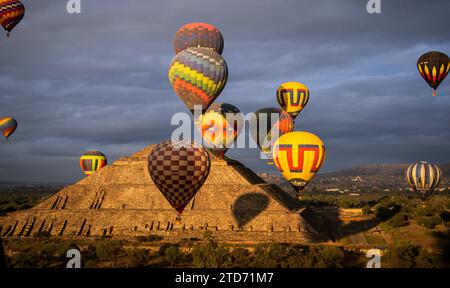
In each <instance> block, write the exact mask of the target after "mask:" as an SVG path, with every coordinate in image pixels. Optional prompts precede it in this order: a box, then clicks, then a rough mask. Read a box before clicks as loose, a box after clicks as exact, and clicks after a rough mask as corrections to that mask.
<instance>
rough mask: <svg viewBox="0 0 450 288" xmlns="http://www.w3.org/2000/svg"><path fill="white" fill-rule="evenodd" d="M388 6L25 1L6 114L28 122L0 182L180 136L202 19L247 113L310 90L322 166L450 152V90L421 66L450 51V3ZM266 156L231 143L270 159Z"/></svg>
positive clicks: (6, 87) (6, 66)
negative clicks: (283, 94)
mask: <svg viewBox="0 0 450 288" xmlns="http://www.w3.org/2000/svg"><path fill="white" fill-rule="evenodd" d="M381 2H382V13H381V14H380V15H369V14H368V13H367V12H366V10H365V6H366V3H367V1H365V0H348V1H335V0H329V1H298V0H290V1H289V0H285V1H275V0H271V1H269V0H252V1H250V0H245V1H242V0H240V1H237V0H231V1H216V0H210V1H200V0H195V1H192V0H185V1H174V0H172V1H144V0H132V1H117V0H111V1H106V0H89V1H86V0H82V9H83V10H82V14H81V15H69V14H67V13H66V12H65V5H66V1H61V0H49V1H26V0H24V3H25V5H26V7H27V14H26V17H25V18H24V20H23V21H22V23H20V25H19V26H18V27H17V28H16V30H15V31H13V35H12V37H11V38H10V39H6V38H2V39H1V40H0V41H1V42H0V115H1V116H3V115H13V116H14V117H16V118H17V119H18V120H19V125H20V126H19V129H18V130H17V132H16V134H14V136H13V137H12V139H11V141H10V143H6V142H5V141H2V143H1V146H0V148H1V149H0V180H8V179H10V180H29V181H53V182H61V181H74V180H76V179H78V178H79V177H81V172H80V171H79V168H78V166H77V165H78V164H77V163H78V156H79V154H80V153H83V152H84V151H85V150H88V149H99V150H102V151H103V152H105V153H106V154H107V155H108V157H109V158H110V159H111V160H114V159H117V158H119V157H122V156H125V155H129V154H132V153H134V152H135V151H137V150H139V149H141V148H143V147H145V146H146V145H148V144H150V143H155V142H159V141H161V140H163V139H166V138H169V137H170V135H171V131H172V130H173V128H174V127H172V126H171V125H170V119H171V116H172V115H173V114H174V113H176V112H181V111H186V108H185V106H184V105H183V104H182V102H181V101H180V100H179V99H178V98H177V97H176V96H175V95H174V93H173V91H172V90H171V88H170V85H169V83H168V80H167V68H168V65H169V63H170V60H171V58H172V57H173V53H174V52H173V47H172V37H173V35H174V32H175V31H176V30H177V29H178V27H180V26H181V25H183V24H185V23H187V22H192V21H205V22H210V23H212V24H215V25H216V26H218V27H219V28H220V29H221V31H222V33H223V35H224V37H225V50H224V53H223V56H224V57H225V59H226V60H227V63H228V66H229V72H230V76H229V83H228V85H227V87H226V89H225V90H224V91H223V93H222V95H221V96H220V98H219V99H218V100H217V101H221V102H230V103H233V104H234V105H236V106H237V107H239V108H240V110H241V111H242V112H245V113H248V112H251V111H256V110H257V109H259V108H262V107H270V106H277V104H276V101H275V98H274V94H275V90H276V88H277V87H278V85H279V84H280V83H282V82H285V81H301V82H303V83H306V84H307V85H308V86H309V87H310V89H311V100H310V103H309V105H308V107H307V108H306V109H305V110H304V111H303V112H302V114H301V116H299V118H298V120H297V123H296V127H297V129H298V130H307V131H311V132H314V133H317V134H318V135H320V136H321V138H323V140H324V141H325V143H326V145H327V151H328V157H327V161H326V163H325V167H324V170H333V169H339V168H344V167H348V166H351V165H357V164H365V163H382V162H411V161H416V160H419V159H429V160H430V161H436V162H448V161H450V153H449V152H450V145H449V144H450V135H449V129H448V125H449V123H450V116H449V113H447V110H448V109H447V108H448V107H450V100H449V99H450V98H449V97H448V95H449V94H450V88H449V87H450V86H449V85H448V83H445V84H443V85H442V87H441V89H440V91H439V93H440V94H441V96H440V97H436V98H432V97H431V96H430V94H431V91H430V89H429V88H428V87H427V85H426V84H425V83H424V81H422V80H421V79H420V77H419V76H418V74H417V72H416V67H415V62H416V60H417V58H418V56H419V55H420V54H422V53H424V52H426V51H428V50H441V51H444V52H447V54H448V53H450V40H449V39H448V38H447V37H446V36H447V35H448V27H449V24H450V20H449V18H448V16H447V12H448V11H450V2H449V1H446V0H442V1H432V2H431V1H428V2H427V1H400V0H389V1H386V0H381ZM447 80H448V79H447ZM258 154H259V152H258V151H257V150H256V149H251V150H245V151H244V150H236V149H234V150H232V151H230V152H229V156H230V157H236V158H238V159H240V160H242V161H243V162H244V163H246V164H247V165H249V166H250V167H252V168H254V169H257V170H258V171H262V170H266V169H268V168H267V166H266V165H265V164H264V161H262V160H259V159H257V157H258ZM269 169H270V168H269Z"/></svg>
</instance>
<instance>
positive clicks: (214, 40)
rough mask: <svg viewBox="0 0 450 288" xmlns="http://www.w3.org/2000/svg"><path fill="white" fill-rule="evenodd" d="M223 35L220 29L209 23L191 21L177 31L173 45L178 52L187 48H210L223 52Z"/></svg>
mask: <svg viewBox="0 0 450 288" xmlns="http://www.w3.org/2000/svg"><path fill="white" fill-rule="evenodd" d="M223 44H224V43H223V37H222V33H220V31H219V29H217V28H216V27H214V26H213V25H211V24H208V23H189V24H186V25H184V26H182V27H181V28H180V29H178V30H177V32H176V33H175V37H174V39H173V45H174V47H175V53H176V54H178V53H180V52H181V51H183V50H185V49H187V48H196V47H203V48H209V49H212V50H214V51H216V52H217V53H219V54H222V51H223Z"/></svg>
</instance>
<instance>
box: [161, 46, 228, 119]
mask: <svg viewBox="0 0 450 288" xmlns="http://www.w3.org/2000/svg"><path fill="white" fill-rule="evenodd" d="M227 78H228V68H227V64H226V62H225V59H223V57H222V56H220V55H219V54H218V53H217V52H215V51H213V50H211V49H207V48H188V49H186V50H183V51H181V52H180V53H178V54H177V55H176V56H175V57H174V58H173V60H172V63H171V64H170V68H169V81H170V84H171V85H172V87H173V89H174V90H175V93H176V94H177V95H178V97H180V99H181V100H183V102H184V104H186V106H187V107H188V109H189V110H190V111H191V112H192V113H194V106H195V105H200V106H201V108H202V112H205V111H206V109H208V107H209V105H211V103H212V102H214V100H215V99H216V98H217V97H218V96H219V95H220V93H221V92H222V90H223V88H224V87H225V84H226V83H227Z"/></svg>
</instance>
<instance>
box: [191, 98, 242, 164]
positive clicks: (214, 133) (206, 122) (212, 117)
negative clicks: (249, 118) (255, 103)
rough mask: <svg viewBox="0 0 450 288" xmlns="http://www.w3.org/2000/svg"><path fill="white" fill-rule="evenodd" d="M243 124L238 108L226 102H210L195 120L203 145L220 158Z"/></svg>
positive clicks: (234, 139)
mask: <svg viewBox="0 0 450 288" xmlns="http://www.w3.org/2000/svg"><path fill="white" fill-rule="evenodd" d="M243 124H244V117H243V116H242V114H241V113H240V111H239V109H238V108H236V107H235V106H233V105H231V104H227V103H214V104H212V105H211V106H210V107H209V108H208V110H207V111H206V112H205V114H203V115H201V116H200V118H199V120H198V122H197V126H198V127H199V129H200V132H201V134H202V138H203V144H204V146H205V147H207V148H208V149H209V150H211V151H212V153H213V154H214V155H216V156H218V157H221V158H223V157H224V154H225V153H226V152H227V150H228V148H230V147H231V145H232V144H233V143H234V142H235V141H236V139H237V137H238V135H239V133H240V132H241V130H242V126H243Z"/></svg>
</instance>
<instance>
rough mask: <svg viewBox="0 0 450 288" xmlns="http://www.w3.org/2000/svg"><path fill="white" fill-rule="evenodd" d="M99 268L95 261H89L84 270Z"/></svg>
mask: <svg viewBox="0 0 450 288" xmlns="http://www.w3.org/2000/svg"><path fill="white" fill-rule="evenodd" d="M96 266H97V262H96V261H95V260H92V259H89V260H87V261H86V263H84V268H95V267H96Z"/></svg>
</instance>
